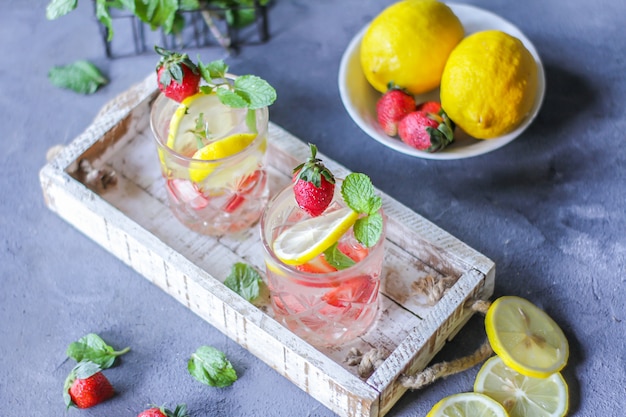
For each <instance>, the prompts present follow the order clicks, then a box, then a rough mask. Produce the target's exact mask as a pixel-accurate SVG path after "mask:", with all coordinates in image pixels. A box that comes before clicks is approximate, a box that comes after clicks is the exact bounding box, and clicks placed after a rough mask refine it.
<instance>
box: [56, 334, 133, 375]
mask: <svg viewBox="0 0 626 417" xmlns="http://www.w3.org/2000/svg"><path fill="white" fill-rule="evenodd" d="M129 350H130V348H128V347H127V348H125V349H122V350H119V351H116V350H115V349H113V348H112V347H111V346H109V345H107V344H106V342H105V341H104V340H102V338H101V337H100V336H98V335H97V334H95V333H89V334H88V335H86V336H83V337H81V338H80V339H78V341H76V342H72V343H71V344H70V345H69V346H68V348H67V356H68V357H70V358H72V359H74V360H75V361H76V362H83V361H90V362H93V363H95V364H96V365H98V366H100V368H102V369H107V368H110V367H111V366H113V363H114V362H115V358H117V357H118V356H121V355H123V354H125V353H127V352H128V351H129Z"/></svg>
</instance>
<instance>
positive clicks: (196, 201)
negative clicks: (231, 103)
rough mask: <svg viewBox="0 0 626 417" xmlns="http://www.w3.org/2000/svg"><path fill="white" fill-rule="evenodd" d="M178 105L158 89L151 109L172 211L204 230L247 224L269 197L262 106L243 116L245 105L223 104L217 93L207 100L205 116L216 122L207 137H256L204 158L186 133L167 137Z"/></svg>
mask: <svg viewBox="0 0 626 417" xmlns="http://www.w3.org/2000/svg"><path fill="white" fill-rule="evenodd" d="M179 106H180V104H179V103H177V102H175V101H174V100H171V99H169V98H167V97H165V96H164V95H163V94H159V96H158V97H157V99H156V100H155V102H154V103H153V105H152V109H151V114H150V126H151V129H152V132H153V134H154V137H155V139H156V144H157V149H158V155H159V161H160V163H161V171H162V173H163V178H164V179H165V185H166V190H167V197H168V201H169V206H170V208H171V209H172V212H173V213H174V215H175V216H176V217H177V218H178V219H179V220H180V221H181V222H182V223H183V224H184V225H185V226H187V227H188V228H189V229H191V230H194V231H196V232H198V233H202V234H206V235H212V236H219V235H223V234H227V233H235V232H238V231H241V230H244V229H247V228H249V227H250V226H251V225H253V224H254V223H256V222H257V221H258V219H259V217H260V215H261V213H262V211H263V208H264V207H265V204H266V203H267V200H268V197H269V188H268V185H267V172H266V170H265V151H266V147H267V131H268V121H269V120H268V109H267V107H265V108H262V109H257V110H254V112H255V114H254V117H247V116H248V109H235V108H231V107H228V106H226V105H223V104H222V103H220V102H219V100H217V98H216V99H215V100H214V101H213V102H211V105H210V108H207V109H203V117H204V118H205V119H206V120H204V122H205V123H206V124H207V126H215V128H214V129H213V130H214V131H215V132H216V133H217V135H216V136H214V137H212V138H211V141H218V140H220V139H223V138H225V137H228V136H231V135H233V134H239V133H242V134H254V135H256V137H255V139H254V140H252V142H251V143H250V144H249V145H248V146H247V147H245V148H244V149H243V150H241V151H240V152H237V153H235V154H233V155H230V156H227V157H223V158H218V159H210V160H205V159H194V157H193V156H194V153H195V152H196V151H197V150H198V147H199V146H198V144H197V142H196V141H194V140H192V139H189V140H186V141H183V142H184V143H176V144H175V145H174V144H173V143H172V138H171V137H170V138H168V134H169V132H170V121H171V120H172V116H173V115H174V113H175V112H176V110H177V109H178V108H179ZM179 111H180V110H179ZM168 142H169V143H168ZM179 142H180V141H179ZM168 145H169V146H168ZM173 147H175V148H176V150H175V149H173Z"/></svg>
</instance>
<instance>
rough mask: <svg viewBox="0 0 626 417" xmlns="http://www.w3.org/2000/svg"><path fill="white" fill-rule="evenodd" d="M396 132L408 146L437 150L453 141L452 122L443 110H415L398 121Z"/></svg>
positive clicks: (431, 150)
mask: <svg viewBox="0 0 626 417" xmlns="http://www.w3.org/2000/svg"><path fill="white" fill-rule="evenodd" d="M398 134H399V135H400V139H402V141H403V142H404V143H406V144H407V145H409V146H412V147H414V148H416V149H419V150H422V151H427V152H437V151H440V150H442V149H444V148H445V147H446V146H448V145H449V144H451V143H452V142H453V141H454V123H453V122H452V120H450V118H449V117H448V115H447V114H446V113H445V112H444V111H443V110H439V111H438V112H437V113H431V112H426V111H422V110H416V111H414V112H412V113H409V114H408V115H407V116H406V117H405V118H404V119H402V120H401V121H400V124H399V125H398Z"/></svg>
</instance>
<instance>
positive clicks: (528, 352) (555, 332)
mask: <svg viewBox="0 0 626 417" xmlns="http://www.w3.org/2000/svg"><path fill="white" fill-rule="evenodd" d="M485 330H486V332H487V337H488V339H489V343H490V344H491V347H492V348H493V351H494V352H495V353H496V354H497V355H498V356H500V358H502V361H503V362H504V363H505V364H506V365H507V366H508V367H510V368H512V369H513V370H515V371H517V372H519V373H520V374H522V375H526V376H531V377H534V378H547V377H549V376H550V375H552V374H553V373H555V372H558V371H560V370H561V369H563V367H564V366H565V364H566V363H567V358H568V356H569V344H568V343H567V339H566V338H565V335H564V334H563V331H562V330H561V328H560V327H559V326H558V325H557V324H556V323H555V322H554V320H552V318H551V317H550V316H548V315H547V314H546V313H545V312H544V311H543V310H541V309H540V308H539V307H537V306H535V305H534V304H533V303H531V302H530V301H528V300H526V299H524V298H520V297H515V296H505V297H500V298H498V299H497V300H496V301H494V302H493V303H492V304H491V306H490V307H489V310H487V314H486V316H485Z"/></svg>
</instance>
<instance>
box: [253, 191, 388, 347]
mask: <svg viewBox="0 0 626 417" xmlns="http://www.w3.org/2000/svg"><path fill="white" fill-rule="evenodd" d="M341 183H342V180H340V179H337V180H336V185H337V187H336V188H335V191H334V196H333V199H332V201H331V203H330V205H329V206H328V208H327V209H326V211H325V212H324V214H323V215H322V216H319V217H311V216H310V215H309V214H307V213H306V212H305V211H304V210H302V209H301V208H300V207H299V206H298V204H297V202H296V200H295V198H294V193H293V183H292V184H291V185H289V186H288V187H287V188H285V189H284V190H282V191H281V192H280V193H279V194H277V195H276V196H275V197H274V198H272V200H270V202H269V203H268V206H267V208H266V209H265V211H264V213H263V215H262V217H261V221H260V225H261V240H262V243H263V248H264V254H265V264H266V272H267V280H268V287H269V290H270V294H271V301H272V307H273V310H274V315H275V318H276V320H278V321H279V322H281V323H282V324H283V325H284V326H286V327H287V328H289V329H290V330H291V331H292V332H294V333H295V334H297V335H298V336H300V337H302V338H303V339H305V340H307V341H308V342H310V343H311V344H313V345H315V346H332V345H338V344H342V343H346V342H349V341H351V340H353V339H354V338H356V337H358V336H360V335H362V334H364V333H365V332H367V330H368V329H369V328H370V327H371V325H372V324H373V323H374V321H375V319H376V316H377V311H378V304H379V287H380V280H381V271H382V265H383V258H384V241H385V233H384V227H385V226H384V222H385V221H384V216H382V209H380V210H379V213H380V214H381V218H382V233H381V234H380V237H379V239H378V241H376V243H375V244H374V245H371V246H370V247H365V246H364V245H363V244H361V243H359V241H357V239H356V238H355V236H354V226H353V225H351V226H349V227H348V228H347V230H345V229H346V228H345V227H344V228H343V229H341V227H339V229H341V231H340V232H339V234H338V235H334V236H333V237H331V240H332V241H335V244H334V245H333V248H334V249H335V250H336V251H335V255H338V257H340V258H342V257H343V256H345V257H347V258H349V262H350V263H349V264H348V265H349V266H347V267H346V266H343V268H345V269H341V268H337V267H336V266H334V265H333V264H334V262H329V261H330V260H329V256H330V253H329V252H328V251H325V252H323V253H321V254H319V255H317V256H315V257H314V258H313V259H311V260H309V261H307V262H305V263H300V264H297V265H292V264H286V263H285V262H283V261H282V260H281V259H280V256H279V255H277V248H276V241H277V240H278V239H281V234H283V233H284V232H286V231H289V230H290V229H291V230H293V231H295V232H294V233H292V236H293V238H294V239H295V240H297V239H299V238H304V236H305V235H307V234H316V233H322V234H324V233H325V232H324V231H323V230H322V231H320V230H319V229H320V228H321V229H323V228H333V227H337V225H338V224H339V223H341V222H342V221H344V220H345V219H347V218H349V217H350V216H353V215H356V216H357V217H358V216H359V215H358V213H354V212H352V213H350V212H351V211H352V210H351V209H350V208H348V207H347V206H346V203H345V202H344V199H343V197H342V193H341V191H340V187H341ZM361 217H362V215H361ZM350 223H354V221H353V219H352V221H348V224H350ZM344 230H345V232H344ZM331 235H332V233H331ZM283 237H284V236H283ZM283 240H284V239H283ZM293 243H294V244H295V245H297V244H298V242H293ZM287 245H289V244H287ZM337 251H338V252H340V253H339V254H337ZM342 255H343V256H342ZM333 257H334V256H333ZM344 259H345V258H344Z"/></svg>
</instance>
